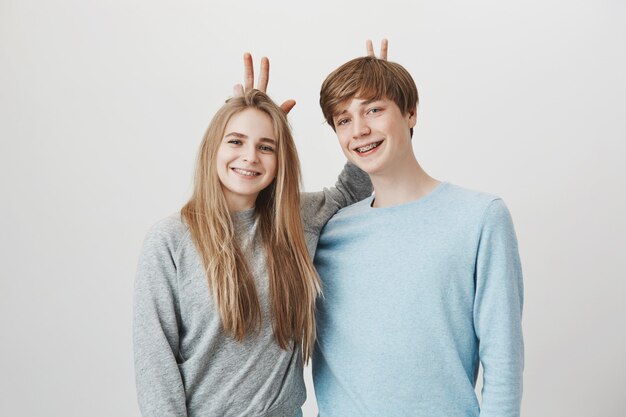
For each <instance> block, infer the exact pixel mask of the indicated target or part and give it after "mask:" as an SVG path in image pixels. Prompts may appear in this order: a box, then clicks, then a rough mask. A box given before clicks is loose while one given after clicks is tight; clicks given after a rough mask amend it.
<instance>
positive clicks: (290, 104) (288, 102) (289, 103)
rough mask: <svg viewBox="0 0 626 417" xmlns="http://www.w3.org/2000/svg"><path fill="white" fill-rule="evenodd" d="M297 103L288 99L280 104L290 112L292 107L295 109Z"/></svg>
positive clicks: (285, 110)
mask: <svg viewBox="0 0 626 417" xmlns="http://www.w3.org/2000/svg"><path fill="white" fill-rule="evenodd" d="M295 105H296V101H295V100H286V101H285V102H284V103H283V104H281V105H280V109H281V110H282V111H283V112H284V113H285V114H288V113H289V112H290V111H291V109H293V106H295Z"/></svg>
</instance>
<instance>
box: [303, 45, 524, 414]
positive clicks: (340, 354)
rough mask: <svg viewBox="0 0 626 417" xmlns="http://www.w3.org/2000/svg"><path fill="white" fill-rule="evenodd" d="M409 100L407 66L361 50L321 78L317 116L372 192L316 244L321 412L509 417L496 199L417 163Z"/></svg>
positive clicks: (503, 257) (514, 335)
mask: <svg viewBox="0 0 626 417" xmlns="http://www.w3.org/2000/svg"><path fill="white" fill-rule="evenodd" d="M417 102H418V95H417V88H416V86H415V82H414V81H413V79H412V77H411V75H410V74H409V73H408V72H407V71H406V70H405V69H404V68H403V67H402V66H400V65H398V64H396V63H392V62H387V61H386V60H384V59H377V58H375V57H373V56H369V57H364V58H357V59H354V60H352V61H349V62H347V63H346V64H344V65H342V66H341V67H339V68H338V69H337V70H335V71H334V72H333V73H331V74H330V75H329V76H328V78H327V79H326V80H325V81H324V84H323V85H322V89H321V94H320V105H321V107H322V111H323V113H324V116H325V118H326V120H327V121H328V123H329V124H330V126H331V127H332V128H333V129H334V130H335V132H336V134H337V137H338V139H339V144H340V146H341V148H342V150H343V152H344V153H345V155H346V157H347V158H348V160H349V161H351V162H353V163H354V164H355V165H357V166H358V167H359V168H361V169H362V170H364V171H366V172H367V173H368V174H369V176H370V178H371V180H372V184H373V186H374V192H375V193H374V196H372V197H370V198H367V199H365V200H363V201H361V202H359V203H357V204H354V205H352V206H349V207H347V208H345V209H343V210H341V211H339V212H338V213H337V214H336V215H335V216H334V217H333V218H332V219H331V220H330V221H329V222H328V224H327V225H326V227H325V229H324V230H323V232H322V235H321V237H320V240H319V244H318V248H317V254H316V257H315V265H316V267H317V269H318V272H319V274H320V276H321V278H322V282H323V291H324V297H323V298H322V299H321V300H320V301H319V304H318V309H319V310H318V343H317V347H316V351H315V354H314V358H313V377H314V383H315V393H316V396H317V401H318V407H319V412H320V416H321V417H330V416H341V417H349V416H360V417H363V416H376V417H393V416H421V417H466V416H467V417H476V416H479V415H480V416H481V417H516V416H519V412H520V399H521V395H522V369H523V341H522V327H521V316H522V303H523V284H522V273H521V267H520V261H519V256H518V249H517V241H516V237H515V232H514V229H513V224H512V221H511V217H510V215H509V212H508V210H507V208H506V206H505V205H504V203H503V202H502V200H501V199H499V198H498V197H494V196H491V195H487V194H482V193H478V192H475V191H470V190H467V189H464V188H461V187H458V186H456V185H453V184H450V183H447V182H440V181H438V180H435V179H434V178H432V177H430V176H429V175H428V174H427V173H426V172H425V171H424V170H423V169H422V168H421V166H420V164H419V163H418V161H417V159H416V158H415V154H414V152H413V148H412V142H411V136H412V128H413V127H414V126H415V123H416V114H417ZM479 363H482V365H483V370H484V375H483V376H484V378H483V391H482V405H480V406H479V402H478V399H477V397H476V395H475V392H474V387H475V383H476V379H477V374H478V368H479Z"/></svg>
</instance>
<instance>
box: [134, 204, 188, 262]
mask: <svg viewBox="0 0 626 417" xmlns="http://www.w3.org/2000/svg"><path fill="white" fill-rule="evenodd" d="M188 235H189V228H188V227H187V225H186V224H185V223H184V222H183V219H182V217H181V215H180V213H176V214H172V215H171V216H168V217H166V218H164V219H161V220H159V221H158V222H156V223H155V224H154V225H153V226H152V227H151V228H150V230H149V231H148V233H147V234H146V238H145V240H144V251H146V250H148V251H163V250H166V251H167V252H170V253H174V252H176V250H177V248H178V247H179V246H180V243H181V242H182V241H183V240H184V239H185V238H186V237H187V236H188Z"/></svg>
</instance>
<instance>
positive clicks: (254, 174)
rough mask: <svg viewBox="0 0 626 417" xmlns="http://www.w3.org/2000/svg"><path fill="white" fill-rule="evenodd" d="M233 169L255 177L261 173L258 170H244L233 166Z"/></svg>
mask: <svg viewBox="0 0 626 417" xmlns="http://www.w3.org/2000/svg"><path fill="white" fill-rule="evenodd" d="M233 171H235V172H236V173H238V174H241V175H245V176H248V177H256V176H257V175H261V174H259V173H258V172H254V171H246V170H245V169H241V168H233Z"/></svg>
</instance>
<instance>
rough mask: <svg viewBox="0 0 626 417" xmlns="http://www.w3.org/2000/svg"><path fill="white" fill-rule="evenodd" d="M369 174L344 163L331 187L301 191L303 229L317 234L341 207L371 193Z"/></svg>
mask: <svg viewBox="0 0 626 417" xmlns="http://www.w3.org/2000/svg"><path fill="white" fill-rule="evenodd" d="M372 190H373V189H372V182H371V181H370V178H369V175H367V174H366V173H365V172H364V171H362V170H361V169H359V168H357V167H356V165H354V164H351V163H349V162H348V163H346V165H344V167H343V170H342V171H341V173H340V174H339V178H338V179H337V182H336V183H335V186H334V187H332V188H325V189H324V190H323V191H318V192H314V193H302V202H301V206H302V221H303V223H304V228H305V231H308V232H310V233H315V234H319V233H320V232H321V230H322V228H323V227H324V225H326V222H328V220H330V218H331V217H332V216H333V215H334V214H335V213H336V212H337V211H339V210H340V209H342V208H343V207H346V206H349V205H350V204H354V203H356V202H358V201H361V200H363V199H364V198H367V197H369V196H370V195H372Z"/></svg>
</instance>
